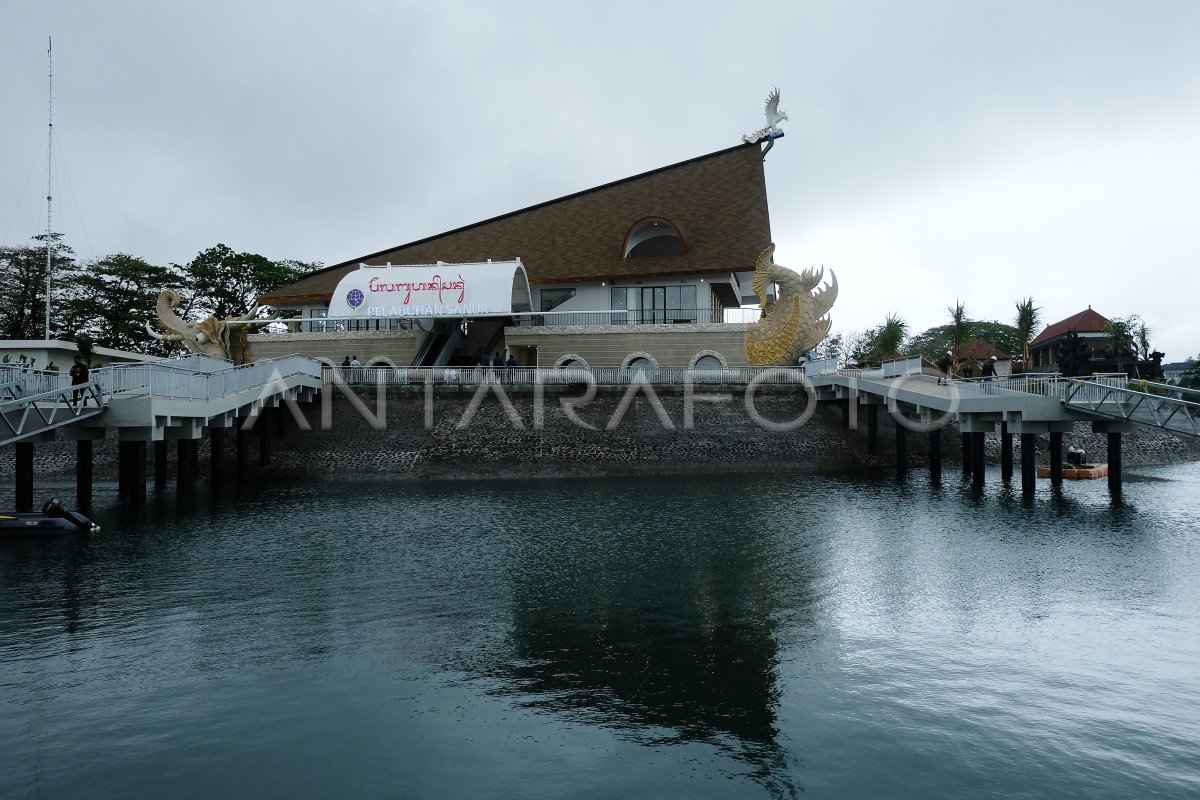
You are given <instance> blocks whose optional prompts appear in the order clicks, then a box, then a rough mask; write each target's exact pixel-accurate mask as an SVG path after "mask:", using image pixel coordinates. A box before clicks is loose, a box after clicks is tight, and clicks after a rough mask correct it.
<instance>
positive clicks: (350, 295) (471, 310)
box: [329, 259, 532, 319]
mask: <svg viewBox="0 0 1200 800" xmlns="http://www.w3.org/2000/svg"><path fill="white" fill-rule="evenodd" d="M531 307H532V295H531V294H530V291H529V276H528V275H526V274H525V265H524V264H522V263H521V261H520V259H517V260H516V261H488V262H483V263H474V264H443V263H437V264H420V265H415V266H397V267H393V266H391V265H386V266H382V267H379V266H370V265H367V264H360V265H359V268H358V269H357V270H355V271H354V272H350V273H348V274H347V275H346V276H345V277H344V278H342V280H341V281H340V282H339V283H338V285H337V289H335V290H334V292H333V297H332V298H330V301H329V316H331V317H362V318H364V319H368V318H371V317H404V318H414V317H486V316H510V315H512V314H513V313H515V312H518V311H529V310H531Z"/></svg>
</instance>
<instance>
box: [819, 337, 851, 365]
mask: <svg viewBox="0 0 1200 800" xmlns="http://www.w3.org/2000/svg"><path fill="white" fill-rule="evenodd" d="M845 346H846V334H845V333H843V332H841V331H838V332H837V333H831V334H829V335H828V336H826V337H825V338H824V339H822V340H821V343H820V344H819V345H817V346H816V347H814V348H813V350H812V357H813V358H835V359H837V362H838V363H839V364H841V363H842V357H843V355H844V354H845V353H844V350H845Z"/></svg>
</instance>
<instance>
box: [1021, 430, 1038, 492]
mask: <svg viewBox="0 0 1200 800" xmlns="http://www.w3.org/2000/svg"><path fill="white" fill-rule="evenodd" d="M1036 488H1037V435H1036V434H1032V433H1022V434H1021V491H1022V492H1023V493H1025V494H1033V493H1034V490H1035V489H1036Z"/></svg>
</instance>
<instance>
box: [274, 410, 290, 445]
mask: <svg viewBox="0 0 1200 800" xmlns="http://www.w3.org/2000/svg"><path fill="white" fill-rule="evenodd" d="M286 411H287V406H279V407H278V408H276V409H275V435H276V436H277V437H279V441H281V442H282V441H283V436H284V434H285V433H287V418H288V415H287V414H286V413H285V412H286Z"/></svg>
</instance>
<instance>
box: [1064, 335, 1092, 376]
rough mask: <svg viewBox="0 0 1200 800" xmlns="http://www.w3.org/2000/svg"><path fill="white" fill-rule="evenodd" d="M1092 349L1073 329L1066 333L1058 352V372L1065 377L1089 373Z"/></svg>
mask: <svg viewBox="0 0 1200 800" xmlns="http://www.w3.org/2000/svg"><path fill="white" fill-rule="evenodd" d="M1091 357H1092V348H1091V347H1090V346H1089V345H1087V344H1086V343H1085V342H1084V341H1083V340H1082V339H1080V338H1079V332H1078V331H1076V330H1075V329H1074V328H1071V329H1070V330H1069V331H1067V333H1066V335H1065V336H1064V337H1063V343H1062V345H1061V346H1060V347H1059V350H1058V371H1059V372H1061V373H1062V374H1063V375H1066V376H1067V377H1069V378H1070V377H1075V376H1077V375H1085V374H1087V373H1088V372H1089V369H1088V368H1089V366H1090V363H1089V362H1090V360H1091Z"/></svg>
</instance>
